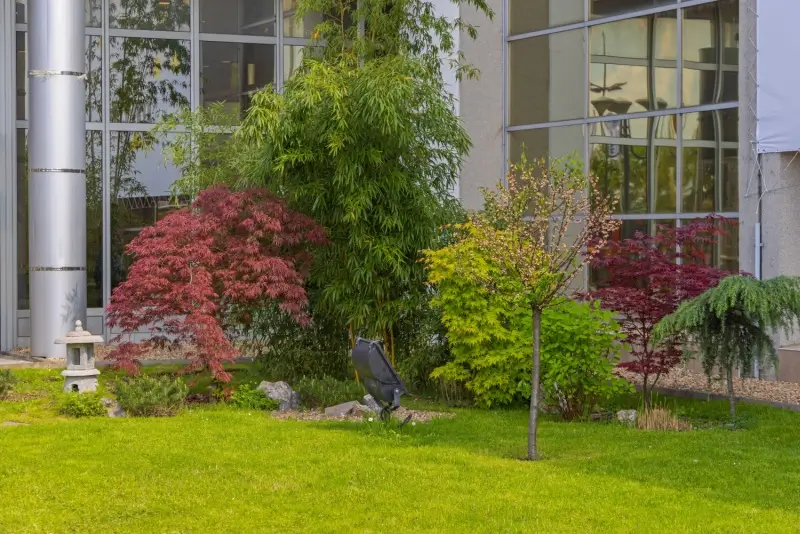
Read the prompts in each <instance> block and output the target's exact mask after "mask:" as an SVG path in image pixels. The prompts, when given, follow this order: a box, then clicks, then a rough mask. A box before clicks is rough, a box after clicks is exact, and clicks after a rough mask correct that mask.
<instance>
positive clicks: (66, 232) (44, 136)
mask: <svg viewBox="0 0 800 534" xmlns="http://www.w3.org/2000/svg"><path fill="white" fill-rule="evenodd" d="M28 17H29V22H28V31H29V34H28V43H29V44H28V46H29V54H30V56H29V62H28V64H29V68H30V72H29V73H28V77H29V85H30V104H29V108H30V124H29V132H28V161H29V163H28V164H29V171H30V172H29V185H28V201H29V212H30V215H29V240H30V241H29V246H30V262H29V263H30V269H31V273H30V296H31V299H30V300H31V351H32V355H33V356H42V357H46V358H63V357H64V355H65V351H64V346H63V345H55V344H54V341H55V340H56V339H57V338H59V337H62V336H64V335H65V334H66V333H67V332H69V331H70V330H72V326H73V325H74V324H75V321H76V320H81V321H83V322H84V323H85V322H86V164H85V149H84V138H85V129H86V125H85V122H84V78H83V75H84V63H85V62H84V31H85V30H84V10H83V0H29V11H28Z"/></svg>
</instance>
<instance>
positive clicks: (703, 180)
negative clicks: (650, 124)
mask: <svg viewBox="0 0 800 534" xmlns="http://www.w3.org/2000/svg"><path fill="white" fill-rule="evenodd" d="M738 115H739V114H738V110H736V109H726V110H717V111H705V112H702V113H688V114H686V115H684V116H683V139H684V141H683V185H682V189H683V199H682V201H683V204H682V211H683V212H684V213H710V212H732V211H737V206H738V205H739V170H738V165H739V162H738Z"/></svg>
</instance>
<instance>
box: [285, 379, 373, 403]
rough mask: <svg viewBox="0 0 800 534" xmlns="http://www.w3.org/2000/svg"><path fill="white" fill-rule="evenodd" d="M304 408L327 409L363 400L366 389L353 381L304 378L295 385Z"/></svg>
mask: <svg viewBox="0 0 800 534" xmlns="http://www.w3.org/2000/svg"><path fill="white" fill-rule="evenodd" d="M293 387H294V390H295V391H296V392H298V393H299V394H300V403H301V404H302V406H303V407H304V408H327V407H328V406H334V405H336V404H341V403H343V402H348V401H353V400H361V398H362V397H363V396H364V387H363V386H362V385H361V384H359V383H358V382H355V381H353V380H336V379H335V378H332V377H330V376H325V377H322V378H302V379H300V380H299V381H297V383H295V384H293Z"/></svg>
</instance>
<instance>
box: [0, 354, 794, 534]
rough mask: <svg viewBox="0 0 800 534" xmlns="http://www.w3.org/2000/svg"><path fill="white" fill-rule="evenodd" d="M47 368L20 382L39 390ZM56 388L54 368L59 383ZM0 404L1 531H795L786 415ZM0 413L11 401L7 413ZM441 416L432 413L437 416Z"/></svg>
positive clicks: (690, 410) (699, 405)
mask: <svg viewBox="0 0 800 534" xmlns="http://www.w3.org/2000/svg"><path fill="white" fill-rule="evenodd" d="M53 374H54V373H53V372H52V371H39V370H37V371H32V372H25V373H24V375H23V376H22V377H21V378H22V379H23V383H22V384H21V385H20V388H23V389H24V388H28V389H29V390H30V389H36V388H38V391H40V392H41V391H42V390H47V389H48V388H50V389H51V390H52V386H53V385H56V386H57V385H58V384H57V383H56V382H50V381H49V377H50V376H52V375H53ZM55 376H57V373H55ZM37 402H40V401H37V400H27V401H24V402H0V421H7V420H19V419H18V417H19V414H20V413H23V412H25V410H24V409H20V408H19V407H17V408H13V406H14V405H15V404H17V405H20V404H22V405H32V406H31V407H30V409H29V412H27V416H28V417H29V419H28V420H29V421H30V422H32V423H33V424H31V425H30V426H23V427H2V426H0V451H2V454H0V502H2V503H3V506H0V532H3V533H17V532H20V533H24V532H81V533H89V532H98V533H99V532H102V533H107V532H154V533H160V532H180V533H189V532H203V533H204V532H248V533H250V532H282V531H288V532H315V533H317V532H390V531H395V532H447V533H449V532H547V533H550V532H796V531H797V529H798V527H797V525H800V499H798V498H797V488H798V487H800V455H798V454H797V452H798V448H797V443H798V438H800V414H798V413H792V412H787V411H780V410H776V409H772V408H768V407H760V406H749V405H745V404H742V405H741V407H740V409H741V412H742V414H743V418H742V421H744V423H742V424H740V425H737V426H736V428H737V430H734V431H731V430H728V429H726V428H723V427H721V426H720V425H719V424H713V423H712V422H714V421H717V422H718V421H720V420H723V419H724V417H725V410H726V405H725V403H724V402H719V403H717V402H712V403H706V402H698V401H688V400H675V401H672V400H670V401H668V403H669V404H670V407H671V408H673V409H674V410H676V411H677V412H679V413H681V414H684V415H686V416H688V417H689V418H694V419H697V420H702V421H704V422H705V426H703V427H702V428H701V429H700V430H693V431H691V432H669V433H668V432H647V431H640V430H636V429H629V428H626V427H623V426H621V425H617V424H606V423H559V422H554V421H545V422H543V424H542V427H541V434H540V443H541V449H542V450H543V452H544V454H545V459H544V460H543V461H541V462H536V463H529V462H523V461H520V460H519V459H518V458H519V457H521V456H522V455H523V454H524V451H525V432H526V422H527V418H526V417H527V414H526V413H525V412H524V411H513V410H510V411H494V412H487V411H479V410H456V412H457V416H456V418H455V419H452V420H438V421H434V422H433V423H431V424H429V425H421V424H418V425H416V426H413V427H412V426H406V427H404V428H402V429H399V430H398V429H394V428H384V427H382V426H381V425H379V424H377V423H375V424H369V423H363V424H361V423H334V422H328V423H311V422H291V421H290V422H279V421H275V420H272V419H271V418H270V417H269V415H266V414H263V413H256V412H248V411H236V410H232V409H228V408H220V407H203V408H194V409H192V410H191V411H187V412H186V413H184V414H182V415H180V416H179V417H176V418H169V419H91V420H76V421H72V420H64V419H59V418H57V417H54V416H51V415H48V412H47V408H46V407H43V406H41V405H36V403H37ZM9 406H12V407H11V408H10V407H9ZM437 409H442V408H441V407H438V408H437Z"/></svg>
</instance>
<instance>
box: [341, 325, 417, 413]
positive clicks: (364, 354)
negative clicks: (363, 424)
mask: <svg viewBox="0 0 800 534" xmlns="http://www.w3.org/2000/svg"><path fill="white" fill-rule="evenodd" d="M352 357H353V366H355V368H356V371H357V372H358V376H359V378H360V379H361V382H362V383H363V384H364V388H365V389H366V390H367V392H368V393H369V394H370V395H372V396H373V397H375V400H377V401H378V403H379V404H380V405H381V413H380V416H381V419H382V420H384V421H388V420H389V419H390V418H391V417H392V412H393V411H395V410H397V409H398V408H399V407H400V397H401V396H403V395H404V394H405V393H406V388H405V386H404V385H403V382H402V380H400V377H399V376H397V373H396V372H395V370H394V369H393V368H392V366H391V364H390V363H389V360H387V359H386V354H385V353H384V352H383V346H382V345H381V342H380V341H371V340H368V339H361V338H358V339H357V340H356V345H355V347H353V355H352Z"/></svg>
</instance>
